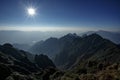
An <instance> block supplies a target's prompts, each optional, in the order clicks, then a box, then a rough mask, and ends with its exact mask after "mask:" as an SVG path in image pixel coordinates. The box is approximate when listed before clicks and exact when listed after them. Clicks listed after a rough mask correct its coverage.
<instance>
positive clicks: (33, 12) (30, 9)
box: [27, 8, 36, 16]
mask: <svg viewBox="0 0 120 80" xmlns="http://www.w3.org/2000/svg"><path fill="white" fill-rule="evenodd" d="M27 12H28V14H29V15H30V16H34V15H35V14H36V10H35V9H34V8H28V9H27Z"/></svg>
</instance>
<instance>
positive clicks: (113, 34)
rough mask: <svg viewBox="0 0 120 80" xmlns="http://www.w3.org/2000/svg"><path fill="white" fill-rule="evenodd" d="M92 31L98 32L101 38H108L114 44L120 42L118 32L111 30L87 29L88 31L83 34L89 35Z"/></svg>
mask: <svg viewBox="0 0 120 80" xmlns="http://www.w3.org/2000/svg"><path fill="white" fill-rule="evenodd" d="M93 33H96V34H99V35H100V36H102V37H103V38H106V39H109V40H111V41H112V42H114V43H116V44H120V32H111V31H103V30H99V31H88V32H85V33H83V34H88V35H90V34H93ZM80 35H81V34H80Z"/></svg>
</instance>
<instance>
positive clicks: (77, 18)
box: [0, 0, 120, 31]
mask: <svg viewBox="0 0 120 80" xmlns="http://www.w3.org/2000/svg"><path fill="white" fill-rule="evenodd" d="M29 7H33V8H35V9H36V15H34V16H29V15H28V13H27V8H29ZM73 28H74V29H73ZM98 29H102V30H120V0H0V30H24V31H25V30H27V31H32V30H34V31H36V30H40V31H49V30H51V31H52V30H53V31H54V30H56V31H57V30H98Z"/></svg>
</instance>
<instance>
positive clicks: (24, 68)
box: [0, 33, 120, 80]
mask: <svg viewBox="0 0 120 80" xmlns="http://www.w3.org/2000/svg"><path fill="white" fill-rule="evenodd" d="M29 51H30V53H29V52H26V51H24V50H19V49H18V48H15V47H14V46H13V45H11V44H9V43H6V44H4V45H0V75H2V76H0V79H1V80H119V79H120V77H119V76H120V45H119V44H116V43H114V42H112V41H111V40H108V39H106V38H103V37H102V36H100V35H99V34H97V33H93V34H85V35H83V36H78V35H77V34H75V33H74V34H71V33H69V34H67V35H64V36H63V37H60V38H53V37H51V38H48V39H46V40H45V41H40V42H37V43H36V44H35V45H33V46H32V47H31V48H30V49H29ZM31 53H32V54H31ZM49 57H50V58H51V59H52V60H51V59H49Z"/></svg>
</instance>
